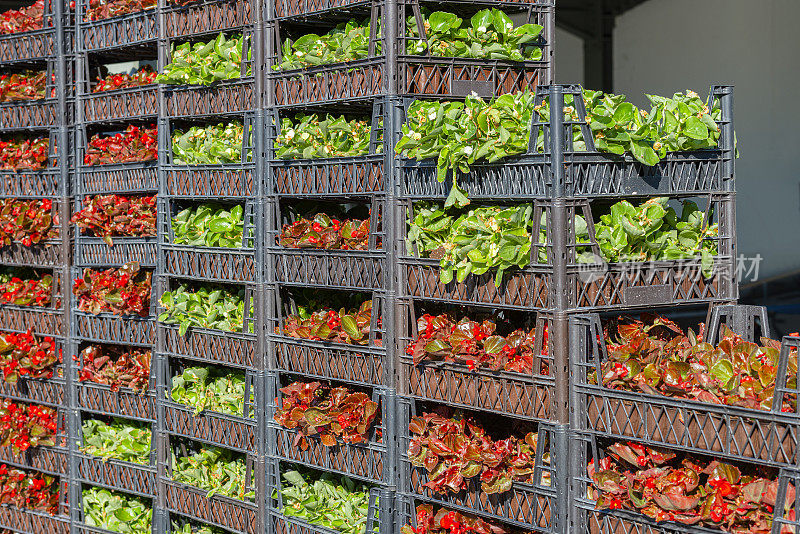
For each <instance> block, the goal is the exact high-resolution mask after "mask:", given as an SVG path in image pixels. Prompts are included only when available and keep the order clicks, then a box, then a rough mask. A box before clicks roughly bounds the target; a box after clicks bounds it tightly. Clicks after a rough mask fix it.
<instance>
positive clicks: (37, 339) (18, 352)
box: [0, 331, 66, 406]
mask: <svg viewBox="0 0 800 534" xmlns="http://www.w3.org/2000/svg"><path fill="white" fill-rule="evenodd" d="M0 339H2V346H3V347H2V355H1V358H2V371H3V377H2V380H0V397H2V398H9V399H14V400H20V401H32V402H34V403H36V404H44V405H47V406H61V405H63V404H64V402H65V397H64V395H65V385H66V382H65V378H64V366H63V364H62V363H61V362H62V359H63V352H64V351H63V348H64V341H63V340H62V339H59V338H53V337H52V336H49V335H39V334H34V333H33V332H31V331H27V332H2V333H0Z"/></svg>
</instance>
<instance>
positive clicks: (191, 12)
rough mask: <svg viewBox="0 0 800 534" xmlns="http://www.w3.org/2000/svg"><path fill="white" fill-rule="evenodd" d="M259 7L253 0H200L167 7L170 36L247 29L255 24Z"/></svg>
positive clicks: (166, 28)
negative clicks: (254, 20)
mask: <svg viewBox="0 0 800 534" xmlns="http://www.w3.org/2000/svg"><path fill="white" fill-rule="evenodd" d="M255 11H256V8H255V7H254V5H253V3H252V2H251V1H250V0H200V1H197V2H187V3H185V4H184V5H181V4H180V3H178V2H176V3H175V5H169V6H166V7H165V8H164V20H165V34H166V36H167V37H173V38H174V37H184V36H190V35H199V34H211V33H215V32H219V31H222V30H230V29H237V28H245V27H247V26H249V25H251V24H252V23H253V17H254V14H255Z"/></svg>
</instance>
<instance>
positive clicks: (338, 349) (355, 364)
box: [266, 288, 393, 385]
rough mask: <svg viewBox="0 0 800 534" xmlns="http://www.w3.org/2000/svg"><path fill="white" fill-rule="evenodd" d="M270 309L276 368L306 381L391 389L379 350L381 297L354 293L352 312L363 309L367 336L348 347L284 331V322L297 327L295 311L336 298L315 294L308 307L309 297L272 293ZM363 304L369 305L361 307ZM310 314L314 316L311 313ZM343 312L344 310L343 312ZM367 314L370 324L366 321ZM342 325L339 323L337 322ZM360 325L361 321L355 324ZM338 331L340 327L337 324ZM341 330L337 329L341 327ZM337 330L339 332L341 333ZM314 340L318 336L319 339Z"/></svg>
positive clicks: (384, 355)
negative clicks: (315, 380) (382, 386)
mask: <svg viewBox="0 0 800 534" xmlns="http://www.w3.org/2000/svg"><path fill="white" fill-rule="evenodd" d="M269 291H270V293H271V295H270V296H271V298H272V299H273V301H272V302H271V306H274V308H273V309H274V310H275V311H274V312H273V313H268V314H267V325H266V326H267V328H268V332H267V335H268V337H269V338H270V339H271V340H272V341H273V343H274V344H275V351H274V358H275V368H276V369H280V370H285V371H287V372H291V373H299V374H303V375H305V376H309V377H315V378H321V379H332V380H341V381H344V382H352V383H356V384H364V385H391V384H392V383H393V379H392V378H391V373H392V372H393V371H392V369H393V366H391V362H390V361H389V360H388V356H387V351H386V349H385V348H384V347H383V334H384V328H383V324H382V321H381V317H382V314H383V311H384V308H385V302H384V300H385V299H384V296H383V295H382V294H381V293H377V292H374V293H372V294H371V295H370V294H369V293H358V292H354V293H352V302H351V303H349V304H350V307H349V308H348V306H345V308H348V309H350V311H354V310H355V309H356V307H358V308H357V309H359V310H361V311H360V313H361V315H362V318H361V322H362V323H363V324H362V325H361V328H362V329H365V328H368V329H369V332H368V334H365V335H364V337H363V338H362V339H360V340H358V342H357V343H346V342H341V340H340V341H336V340H334V341H331V340H323V339H309V338H308V337H304V336H303V335H301V334H298V333H297V332H294V331H293V329H294V326H292V328H291V329H288V328H287V320H292V321H293V324H295V325H296V322H297V318H298V317H299V316H298V313H299V307H301V306H308V305H309V304H312V305H313V302H316V303H317V305H318V306H328V305H330V306H332V307H334V308H336V309H339V308H338V307H336V306H334V304H335V302H334V301H329V302H328V303H326V302H325V300H324V298H327V297H330V298H335V297H336V296H335V294H333V293H326V292H324V291H317V292H315V294H316V295H317V297H316V298H320V299H323V300H321V301H320V300H316V298H314V299H313V302H309V299H308V297H309V293H308V292H304V291H302V290H300V289H292V288H283V289H270V290H269ZM365 303H368V304H370V305H371V306H369V307H367V308H364V306H365ZM309 311H312V312H313V311H318V310H316V309H309ZM346 311H347V310H346ZM367 311H369V318H368V319H369V320H368V321H367V317H366V314H367ZM339 322H341V319H339ZM356 323H357V324H358V323H359V321H358V320H357V321H356ZM340 326H341V325H340ZM340 326H339V327H340ZM339 327H337V328H339ZM317 337H318V336H317Z"/></svg>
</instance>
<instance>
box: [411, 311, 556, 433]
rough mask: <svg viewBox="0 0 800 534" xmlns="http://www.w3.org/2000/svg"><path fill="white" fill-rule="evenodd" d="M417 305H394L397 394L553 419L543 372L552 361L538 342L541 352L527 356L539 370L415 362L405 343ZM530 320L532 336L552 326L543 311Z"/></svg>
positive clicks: (550, 389)
mask: <svg viewBox="0 0 800 534" xmlns="http://www.w3.org/2000/svg"><path fill="white" fill-rule="evenodd" d="M418 306H419V305H418V304H417V303H415V302H414V301H408V302H401V303H400V304H399V307H398V308H399V310H400V318H399V319H398V323H399V329H400V333H399V335H398V347H399V350H398V363H397V365H398V377H399V378H398V384H397V389H398V394H400V395H404V396H409V397H413V398H415V399H419V400H423V401H432V402H437V403H443V404H447V405H450V406H457V407H461V408H464V409H470V410H481V411H487V412H492V413H497V414H502V415H506V416H508V417H514V418H524V419H530V420H534V421H552V420H553V418H554V416H553V414H552V409H553V408H552V399H554V398H555V378H554V377H552V376H548V375H547V374H546V373H547V372H548V369H549V368H550V366H551V365H552V357H550V356H548V355H547V354H546V351H547V348H546V347H545V348H544V353H542V352H541V350H540V349H541V347H539V348H538V349H535V352H537V353H541V356H540V357H539V358H537V359H535V360H534V362H533V368H534V369H538V370H539V372H532V373H531V374H523V373H516V372H509V371H491V370H489V369H481V368H478V369H475V370H470V369H469V368H468V367H467V366H466V365H463V364H459V363H452V362H421V363H420V364H419V365H416V366H415V365H414V363H413V358H412V357H411V356H410V355H409V354H407V353H406V352H405V348H406V347H408V346H410V345H411V344H412V342H413V341H414V340H416V339H417V313H418V312H419V308H418ZM457 318H460V316H457ZM533 321H534V324H535V329H536V334H535V339H537V340H541V339H543V337H544V336H543V332H545V331H546V329H547V331H550V330H552V328H548V327H549V326H550V325H549V317H547V316H546V315H544V314H540V315H537V316H536V317H535V318H534V320H533ZM540 343H541V342H540Z"/></svg>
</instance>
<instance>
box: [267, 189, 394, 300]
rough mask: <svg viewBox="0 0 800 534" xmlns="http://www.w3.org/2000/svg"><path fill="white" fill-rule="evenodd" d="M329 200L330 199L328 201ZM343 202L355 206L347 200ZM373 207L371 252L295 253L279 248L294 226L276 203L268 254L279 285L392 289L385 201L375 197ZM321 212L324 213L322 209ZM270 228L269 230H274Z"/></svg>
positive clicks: (370, 231) (307, 251)
mask: <svg viewBox="0 0 800 534" xmlns="http://www.w3.org/2000/svg"><path fill="white" fill-rule="evenodd" d="M326 200H327V199H326ZM342 202H353V201H352V200H343V201H342ZM368 204H369V206H370V212H371V216H370V229H369V237H368V245H367V246H368V250H322V249H292V248H286V247H282V246H280V245H279V244H278V242H279V239H280V232H281V228H282V227H283V225H284V224H290V223H292V222H294V218H293V217H292V216H291V215H290V214H286V213H282V207H281V206H280V204H278V205H276V204H275V203H273V210H272V212H273V214H274V215H275V221H273V223H272V224H271V225H270V227H271V229H273V228H274V230H272V231H269V230H268V231H267V232H266V234H267V253H268V254H269V256H270V261H273V262H274V266H275V276H276V281H277V282H278V283H280V284H282V285H285V286H300V287H328V288H339V289H353V290H370V289H374V290H381V289H385V288H386V287H387V285H388V280H387V279H386V278H387V277H388V276H390V275H389V274H388V273H387V271H386V265H387V264H386V261H387V260H386V254H387V252H386V249H387V248H388V246H389V244H388V238H387V231H386V230H385V227H386V226H388V224H389V223H388V221H387V217H386V216H385V210H384V207H385V201H384V200H382V199H380V200H379V199H377V198H375V197H373V198H372V199H371V200H370V201H369V202H368ZM319 210H320V211H324V208H323V207H322V206H320V207H319ZM270 227H268V228H270Z"/></svg>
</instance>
